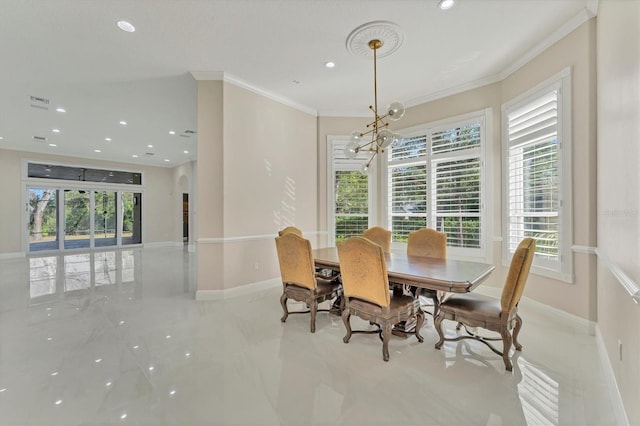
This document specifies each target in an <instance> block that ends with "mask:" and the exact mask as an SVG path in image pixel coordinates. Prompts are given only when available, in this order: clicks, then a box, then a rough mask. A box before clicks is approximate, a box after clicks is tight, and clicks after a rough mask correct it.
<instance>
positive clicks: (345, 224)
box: [328, 137, 375, 245]
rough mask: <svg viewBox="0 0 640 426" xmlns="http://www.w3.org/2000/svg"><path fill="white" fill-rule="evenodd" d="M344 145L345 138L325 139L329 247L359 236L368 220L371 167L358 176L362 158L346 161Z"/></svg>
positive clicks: (370, 204) (370, 201)
mask: <svg viewBox="0 0 640 426" xmlns="http://www.w3.org/2000/svg"><path fill="white" fill-rule="evenodd" d="M348 142H349V138H346V137H329V161H328V164H329V165H330V173H329V185H328V191H329V200H330V202H329V208H330V209H331V211H330V212H329V239H328V243H329V245H334V244H335V243H336V242H339V241H342V240H344V239H346V238H348V237H351V236H354V235H362V233H363V232H364V231H365V230H366V229H367V228H368V227H369V226H370V225H369V223H370V220H371V219H372V218H371V217H370V216H371V215H370V212H371V211H373V208H372V205H373V197H372V196H370V195H371V194H373V191H372V190H371V185H372V182H373V180H374V179H373V176H374V173H375V171H374V170H373V169H375V166H374V167H373V168H372V170H371V172H370V173H369V174H364V173H362V171H361V168H362V164H363V163H364V162H365V161H366V156H365V155H364V154H360V155H359V156H358V157H357V158H356V159H354V160H351V159H349V158H347V157H346V156H345V154H344V147H345V145H346V144H347V143H348ZM372 223H373V222H372Z"/></svg>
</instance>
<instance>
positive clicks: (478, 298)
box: [440, 293, 502, 322]
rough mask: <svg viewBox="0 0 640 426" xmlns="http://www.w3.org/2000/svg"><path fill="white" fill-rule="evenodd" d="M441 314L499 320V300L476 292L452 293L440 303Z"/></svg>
mask: <svg viewBox="0 0 640 426" xmlns="http://www.w3.org/2000/svg"><path fill="white" fill-rule="evenodd" d="M440 311H441V312H442V313H443V314H445V315H446V314H452V315H455V316H458V315H460V316H463V317H473V318H476V319H478V320H480V321H489V322H496V321H499V320H500V315H501V312H502V309H501V308H500V301H499V300H497V299H494V298H491V297H487V296H484V295H482V294H477V293H465V294H454V295H451V296H450V297H449V298H447V299H445V300H444V301H443V302H441V303H440Z"/></svg>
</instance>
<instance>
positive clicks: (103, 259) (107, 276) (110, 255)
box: [29, 250, 140, 303]
mask: <svg viewBox="0 0 640 426" xmlns="http://www.w3.org/2000/svg"><path fill="white" fill-rule="evenodd" d="M139 257H140V250H114V251H104V252H91V253H73V254H64V255H63V254H60V255H54V256H37V257H36V256H34V257H30V258H29V297H30V300H31V303H39V302H40V301H44V300H48V299H49V298H51V297H52V296H55V295H57V294H62V295H64V294H71V293H76V294H77V292H82V291H85V292H86V291H87V290H92V289H95V288H96V287H104V286H119V285H122V284H127V283H133V282H136V281H140V280H139V279H136V277H137V276H139V275H140V268H139V267H138V265H139V264H140V259H139Z"/></svg>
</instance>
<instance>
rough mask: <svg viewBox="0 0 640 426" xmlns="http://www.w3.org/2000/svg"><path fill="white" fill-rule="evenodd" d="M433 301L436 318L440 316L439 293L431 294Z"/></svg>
mask: <svg viewBox="0 0 640 426" xmlns="http://www.w3.org/2000/svg"><path fill="white" fill-rule="evenodd" d="M431 300H433V317H434V318H435V316H436V315H438V311H439V310H440V300H438V292H437V291H436V292H434V293H433V294H431Z"/></svg>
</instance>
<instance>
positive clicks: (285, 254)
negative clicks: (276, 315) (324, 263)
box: [276, 232, 342, 333]
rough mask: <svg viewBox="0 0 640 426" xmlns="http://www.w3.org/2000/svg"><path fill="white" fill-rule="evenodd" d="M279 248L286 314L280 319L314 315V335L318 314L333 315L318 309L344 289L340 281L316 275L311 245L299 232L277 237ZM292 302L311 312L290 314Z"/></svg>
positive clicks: (312, 329) (312, 330)
mask: <svg viewBox="0 0 640 426" xmlns="http://www.w3.org/2000/svg"><path fill="white" fill-rule="evenodd" d="M276 249H277V252H278V262H279V263H280V274H281V275H282V296H280V304H281V305H282V310H283V311H284V315H283V316H282V318H280V320H281V321H282V322H285V321H286V320H287V317H288V316H289V314H290V313H291V314H302V313H311V325H310V328H311V332H312V333H315V331H316V312H329V309H318V304H319V303H322V302H324V301H325V300H331V299H334V298H337V297H339V296H340V295H341V293H342V286H341V285H340V283H338V282H336V281H330V280H326V279H323V278H321V277H318V276H317V275H316V271H315V267H314V262H313V253H312V251H311V243H310V242H309V240H306V239H304V238H302V237H301V236H299V235H297V234H296V233H295V232H288V233H285V234H283V235H282V236H280V237H276ZM288 299H293V300H296V301H298V302H304V303H306V305H307V307H308V308H309V310H308V311H302V312H289V310H288V309H287V300H288Z"/></svg>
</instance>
